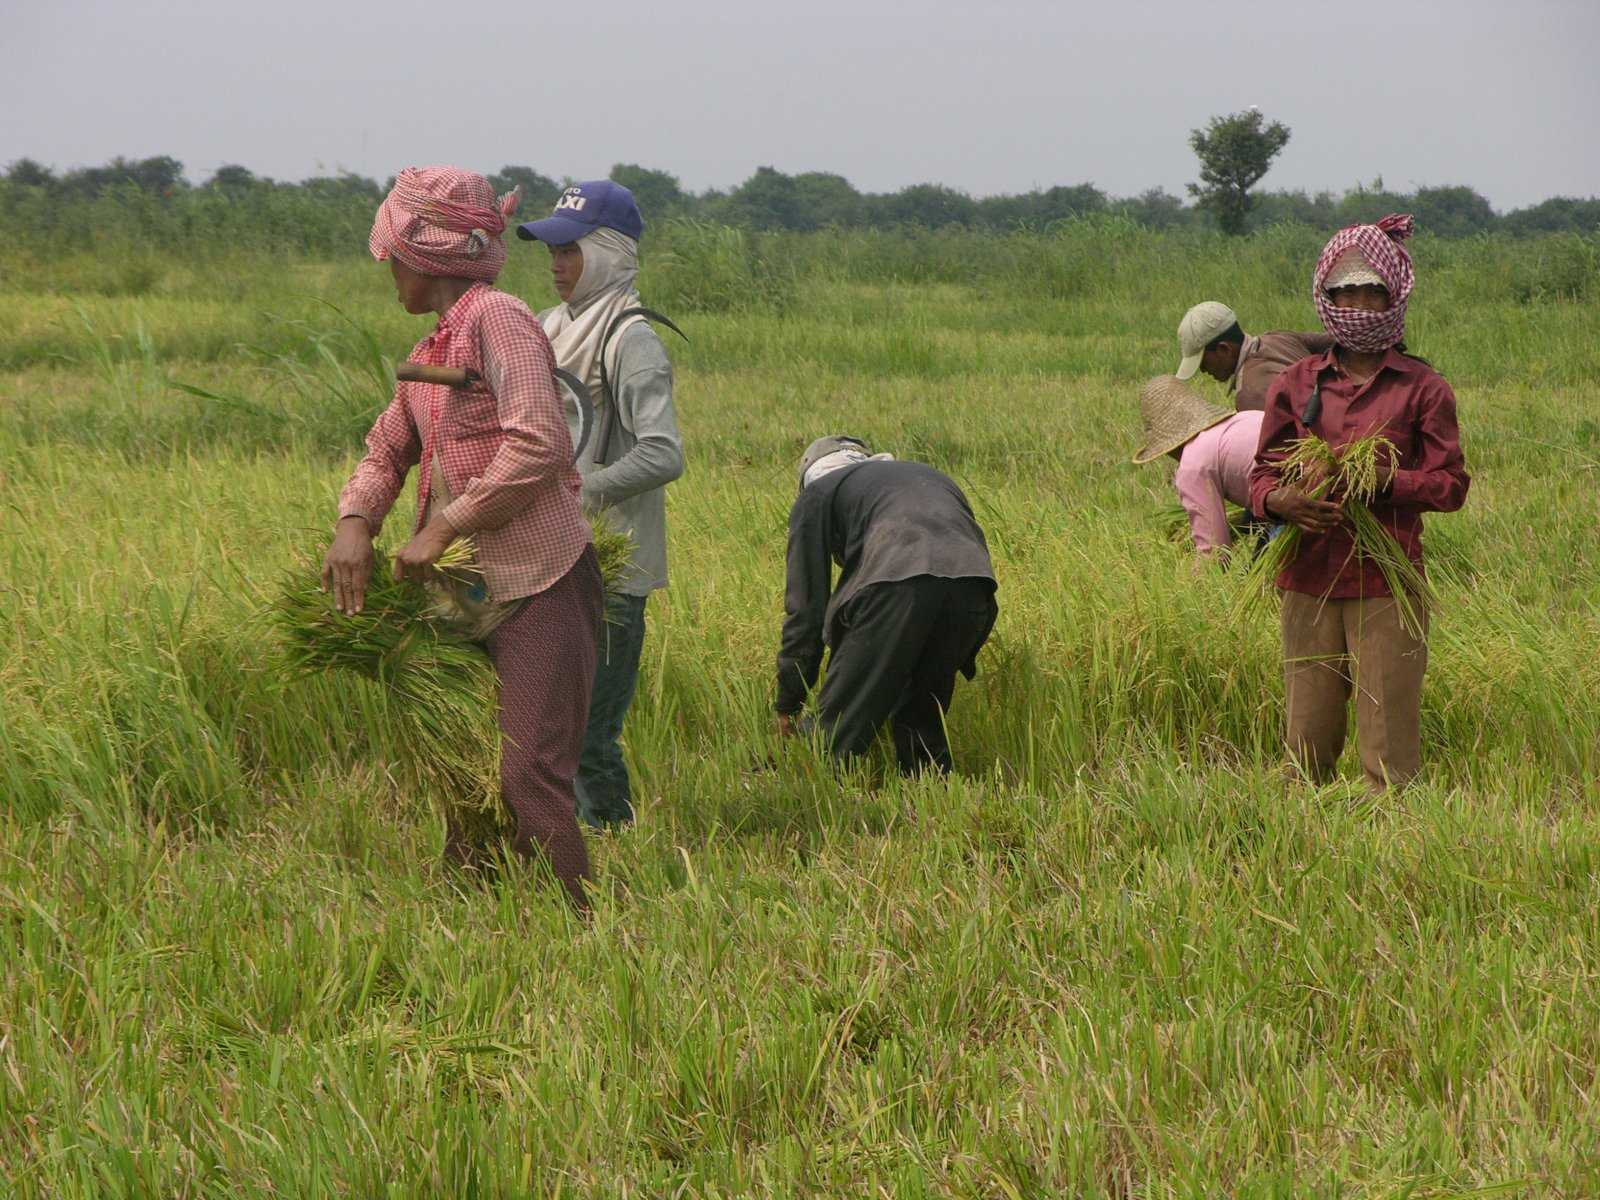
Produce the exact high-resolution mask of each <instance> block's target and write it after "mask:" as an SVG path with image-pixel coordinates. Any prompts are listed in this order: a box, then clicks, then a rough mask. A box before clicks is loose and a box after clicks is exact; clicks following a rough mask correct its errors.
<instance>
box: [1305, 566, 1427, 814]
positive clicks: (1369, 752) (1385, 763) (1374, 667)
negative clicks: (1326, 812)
mask: <svg viewBox="0 0 1600 1200" xmlns="http://www.w3.org/2000/svg"><path fill="white" fill-rule="evenodd" d="M1281 621H1282V627H1283V683H1284V695H1285V700H1286V713H1285V717H1286V734H1287V741H1288V750H1289V758H1290V760H1291V762H1293V763H1294V765H1296V766H1297V767H1299V769H1300V770H1301V772H1302V773H1304V774H1305V775H1306V776H1308V777H1309V778H1310V779H1312V780H1314V781H1317V782H1320V781H1322V780H1325V779H1327V778H1328V777H1329V776H1331V775H1332V774H1333V768H1334V764H1335V763H1336V762H1338V760H1339V752H1340V751H1341V750H1343V749H1344V736H1345V725H1346V716H1345V711H1346V708H1347V706H1348V705H1349V702H1350V696H1351V693H1352V692H1354V694H1355V700H1356V738H1357V745H1358V747H1359V749H1360V751H1361V769H1362V771H1363V772H1364V773H1365V775H1366V778H1367V783H1368V784H1369V785H1370V786H1371V787H1373V788H1374V789H1376V790H1378V791H1382V790H1383V789H1385V788H1389V787H1401V786H1404V785H1405V784H1406V783H1408V782H1410V780H1411V777H1412V776H1413V775H1415V774H1416V773H1417V771H1418V770H1419V769H1420V768H1421V766H1422V673H1423V671H1424V670H1425V669H1426V668H1427V665H1428V643H1427V641H1426V638H1425V637H1424V638H1423V639H1418V638H1414V637H1412V636H1411V635H1410V634H1409V633H1407V632H1406V630H1405V627H1404V626H1403V625H1402V624H1401V623H1400V614H1399V610H1398V609H1397V607H1396V605H1395V602H1394V599H1393V597H1390V596H1381V597H1375V598H1373V599H1368V600H1324V599H1323V598H1321V597H1320V596H1307V595H1304V594H1303V593H1300V592H1287V591H1286V592H1284V593H1283V611H1282V615H1281ZM1423 630H1424V635H1425V634H1426V630H1427V617H1426V615H1424V616H1423Z"/></svg>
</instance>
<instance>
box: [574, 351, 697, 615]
mask: <svg viewBox="0 0 1600 1200" xmlns="http://www.w3.org/2000/svg"><path fill="white" fill-rule="evenodd" d="M616 347H617V370H616V374H615V376H614V377H613V379H612V388H613V390H614V391H615V392H616V396H615V399H614V403H615V404H616V406H617V412H616V418H615V421H614V423H613V424H614V429H613V432H612V435H611V446H610V449H609V452H608V453H607V455H606V459H605V461H604V462H596V461H595V458H594V456H595V455H596V454H598V453H599V452H600V431H601V429H602V428H603V427H604V425H605V423H606V422H605V405H606V404H607V403H612V402H613V399H612V398H611V397H602V396H596V397H595V400H596V404H597V407H596V411H595V416H596V422H595V423H596V429H595V435H594V438H593V439H592V440H591V441H590V443H589V445H588V446H586V447H585V448H584V451H583V458H582V459H580V460H579V462H578V474H579V475H581V476H582V477H583V507H584V510H585V511H586V512H599V511H600V510H602V509H604V510H605V511H606V514H607V516H608V517H609V518H610V520H611V522H612V524H613V525H615V526H616V527H617V528H619V529H621V530H622V531H623V532H624V533H626V534H628V536H630V537H631V538H632V539H633V542H634V549H633V562H632V567H631V569H630V570H629V572H628V574H627V577H626V578H625V579H624V580H623V581H622V584H621V587H620V589H619V590H621V591H623V592H625V593H627V594H628V595H630V596H645V595H648V594H649V593H650V592H651V591H653V590H655V589H656V588H663V587H666V586H667V492H666V485H667V484H669V483H671V482H672V481H673V480H674V479H676V478H678V476H680V475H682V474H683V441H682V439H681V438H680V437H679V436H678V416H677V413H676V411H675V410H674V409H673V407H672V362H671V360H670V359H668V358H667V350H666V347H665V346H663V345H662V344H661V339H660V338H659V337H658V336H657V335H656V331H655V330H654V329H652V328H651V327H650V325H649V323H648V322H645V321H638V322H635V323H634V324H632V325H630V326H628V327H627V328H626V329H624V330H623V331H622V332H621V333H619V334H617V340H616Z"/></svg>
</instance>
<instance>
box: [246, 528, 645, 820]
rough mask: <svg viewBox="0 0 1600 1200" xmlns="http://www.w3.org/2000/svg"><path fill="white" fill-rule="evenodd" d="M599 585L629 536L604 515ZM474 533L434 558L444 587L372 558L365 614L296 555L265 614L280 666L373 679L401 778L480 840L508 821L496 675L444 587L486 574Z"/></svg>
mask: <svg viewBox="0 0 1600 1200" xmlns="http://www.w3.org/2000/svg"><path fill="white" fill-rule="evenodd" d="M593 528H594V544H595V555H596V558H597V559H598V560H599V563H600V574H601V579H602V580H603V582H604V584H605V588H606V591H607V592H608V593H609V592H612V591H614V590H615V589H616V588H617V586H618V585H619V584H620V582H621V580H622V577H623V574H624V572H625V571H626V570H627V568H628V563H629V560H630V558H631V555H632V542H631V540H630V539H629V538H628V537H627V535H626V534H623V533H621V532H619V531H618V530H617V529H616V528H615V527H614V526H613V525H612V524H611V523H610V522H609V521H608V520H606V519H604V518H603V517H602V518H597V519H596V520H595V521H594V523H593ZM473 554H474V551H473V545H472V542H471V540H470V539H467V538H461V539H458V540H456V541H455V542H452V543H451V544H450V546H449V547H448V548H447V549H446V550H445V552H444V554H443V555H441V556H440V558H439V560H438V562H437V563H436V564H435V565H436V567H437V568H438V571H439V575H440V577H441V583H442V584H444V585H446V586H439V585H430V586H424V585H422V584H418V583H416V582H413V581H410V580H405V579H401V578H399V577H397V576H396V575H395V573H394V568H393V565H392V563H391V560H390V558H389V556H388V555H385V554H377V555H375V556H374V560H373V564H372V575H371V578H370V579H369V580H368V584H367V591H366V596H365V600H364V603H363V606H362V609H361V611H360V612H357V613H350V614H347V613H341V612H340V611H339V610H338V609H337V608H335V607H334V604H333V600H332V597H331V596H330V595H329V594H328V593H327V592H325V591H323V590H322V588H321V586H320V583H319V581H318V571H317V569H316V564H315V563H314V561H313V560H312V559H311V558H309V557H302V558H301V559H300V561H298V562H297V563H296V564H295V566H294V567H293V568H292V569H291V570H290V571H289V572H288V574H287V575H286V576H285V578H284V581H283V586H282V588H281V589H280V591H279V593H278V595H277V597H276V599H275V600H274V601H273V602H272V605H271V608H270V611H269V620H270V622H271V623H272V625H273V626H274V627H275V629H276V631H277V633H278V636H279V639H280V641H281V643H282V667H283V669H284V671H285V673H286V674H287V675H289V676H290V677H294V678H301V677H304V676H307V675H315V674H320V673H324V672H330V671H350V672H353V673H354V674H356V675H359V676H361V677H362V678H364V679H368V680H371V681H372V682H374V683H376V684H378V685H380V687H382V688H383V689H384V691H385V692H386V694H387V697H388V699H389V701H390V703H389V706H388V712H389V715H390V716H391V717H392V719H393V720H394V721H395V723H396V725H397V728H396V730H395V733H396V737H395V740H394V744H395V745H397V746H399V747H402V748H403V749H402V757H403V761H402V762H401V763H400V764H398V765H399V766H400V768H401V770H402V773H403V775H404V777H405V778H404V780H403V783H405V784H407V785H409V786H412V787H415V788H416V789H418V790H419V791H421V792H423V793H425V794H427V795H429V796H430V797H432V798H433V799H434V801H435V802H436V803H438V804H439V805H440V806H441V812H442V815H443V816H444V817H445V818H446V819H447V820H448V821H450V823H451V824H452V826H453V827H454V828H455V829H456V830H457V831H458V832H460V833H461V834H462V835H463V836H466V837H468V838H469V839H471V840H475V841H478V842H483V841H486V840H489V838H491V837H492V836H493V835H494V834H495V833H497V832H500V831H502V830H503V828H504V822H505V819H506V818H505V813H504V810H503V807H502V806H501V804H500V798H499V787H498V784H497V779H498V776H499V771H498V763H497V758H498V751H497V747H498V735H497V732H496V729H495V721H494V702H493V701H494V695H495V687H496V684H495V675H494V669H493V667H492V666H490V664H489V660H488V658H487V657H486V656H485V654H484V652H483V649H482V646H481V644H480V643H479V642H478V641H477V640H475V636H474V633H473V632H472V629H471V626H470V624H469V623H468V621H467V619H466V615H465V614H464V613H463V612H462V611H461V609H460V606H459V604H458V603H457V602H456V600H455V589H454V588H453V587H451V586H448V585H452V584H453V585H465V586H472V585H473V584H476V583H479V582H481V580H482V573H481V571H479V570H478V568H477V566H476V565H475V563H474V557H473Z"/></svg>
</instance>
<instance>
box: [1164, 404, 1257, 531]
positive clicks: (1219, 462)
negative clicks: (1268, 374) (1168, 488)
mask: <svg viewBox="0 0 1600 1200" xmlns="http://www.w3.org/2000/svg"><path fill="white" fill-rule="evenodd" d="M1261 417H1262V414H1261V413H1260V412H1258V411H1254V410H1252V411H1247V412H1241V413H1235V414H1234V415H1233V416H1231V417H1229V418H1228V419H1227V420H1226V421H1222V422H1219V423H1218V424H1216V425H1213V426H1212V427H1211V428H1210V429H1202V430H1201V431H1200V432H1199V433H1197V434H1195V435H1194V437H1192V438H1190V439H1189V443H1188V445H1186V446H1184V448H1183V456H1182V457H1181V458H1180V459H1179V460H1178V471H1177V474H1175V475H1173V477H1172V486H1173V487H1175V488H1177V489H1178V502H1179V503H1180V504H1182V505H1183V510H1184V512H1186V513H1188V514H1189V529H1190V531H1191V532H1192V533H1193V534H1194V547H1195V549H1196V550H1198V551H1200V552H1201V553H1202V554H1206V553H1209V552H1210V551H1212V550H1214V549H1216V548H1217V547H1218V546H1226V545H1228V544H1229V543H1230V542H1232V541H1233V533H1232V531H1231V530H1230V529H1229V528H1228V510H1227V507H1226V506H1225V504H1224V501H1228V500H1231V501H1233V502H1234V503H1235V504H1237V505H1240V506H1241V507H1245V508H1248V507H1249V502H1250V468H1251V467H1252V466H1254V465H1255V461H1256V445H1257V444H1258V443H1259V442H1260V440H1261Z"/></svg>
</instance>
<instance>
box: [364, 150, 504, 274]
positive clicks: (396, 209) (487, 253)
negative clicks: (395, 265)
mask: <svg viewBox="0 0 1600 1200" xmlns="http://www.w3.org/2000/svg"><path fill="white" fill-rule="evenodd" d="M520 199H521V196H520V193H519V192H517V191H515V190H513V191H510V192H507V193H506V194H505V195H504V196H501V197H499V198H498V199H497V198H496V197H495V194H494V189H493V188H492V187H490V186H489V181H488V180H487V179H485V178H484V177H483V176H482V175H479V174H478V173H477V172H476V171H463V170H462V169H461V168H460V167H407V168H406V169H405V170H404V171H401V172H400V174H399V175H397V176H396V177H395V181H394V187H393V189H391V190H390V192H389V194H388V195H387V196H386V197H384V201H383V203H382V204H380V205H379V206H378V215H377V216H376V217H375V218H374V219H373V222H372V233H371V235H370V236H368V238H367V248H368V249H369V250H371V251H372V257H373V258H375V259H377V260H378V261H379V262H382V261H383V260H384V259H386V258H388V257H390V256H391V255H393V256H394V257H395V258H398V259H399V260H400V261H401V262H403V263H405V265H406V266H408V267H410V268H411V269H412V270H413V271H421V272H422V273H423V274H424V275H453V276H456V277H458V278H462V279H481V280H483V281H485V282H486V283H493V282H494V280H495V279H496V278H497V277H498V276H499V274H500V268H502V267H504V266H505V265H506V244H505V242H503V241H502V240H501V239H500V235H501V234H502V233H504V232H505V229H506V219H507V218H508V217H510V216H511V214H512V213H514V212H516V211H517V204H518V202H519V200H520Z"/></svg>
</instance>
